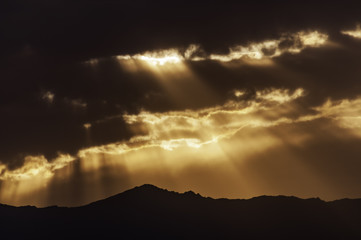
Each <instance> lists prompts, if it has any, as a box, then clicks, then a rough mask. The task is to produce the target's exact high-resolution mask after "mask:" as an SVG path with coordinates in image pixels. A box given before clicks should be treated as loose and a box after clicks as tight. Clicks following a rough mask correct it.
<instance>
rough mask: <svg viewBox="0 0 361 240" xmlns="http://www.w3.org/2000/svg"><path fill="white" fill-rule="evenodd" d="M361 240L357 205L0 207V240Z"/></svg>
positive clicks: (146, 196) (158, 199) (112, 200)
mask: <svg viewBox="0 0 361 240" xmlns="http://www.w3.org/2000/svg"><path fill="white" fill-rule="evenodd" d="M87 238H91V239H361V199H342V200H337V201H332V202H325V201H322V200H320V199H318V198H311V199H300V198H296V197H286V196H275V197H272V196H260V197H255V198H252V199H248V200H240V199H237V200H229V199H212V198H205V197H202V196H201V195H199V194H196V193H194V192H192V191H188V192H185V193H177V192H171V191H167V190H164V189H160V188H158V187H155V186H153V185H149V184H146V185H143V186H140V187H135V188H133V189H131V190H128V191H125V192H123V193H120V194H117V195H115V196H112V197H109V198H106V199H104V200H100V201H96V202H93V203H91V204H88V205H85V206H81V207H73V208H67V207H57V206H52V207H46V208H36V207H33V206H25V207H13V206H8V205H0V239H87Z"/></svg>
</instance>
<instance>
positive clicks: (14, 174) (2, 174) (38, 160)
mask: <svg viewBox="0 0 361 240" xmlns="http://www.w3.org/2000/svg"><path fill="white" fill-rule="evenodd" d="M74 160H75V158H74V157H72V156H70V155H68V154H59V156H58V157H57V158H56V159H54V160H53V161H51V162H49V161H48V160H47V159H46V158H45V157H44V156H26V157H25V159H24V163H23V165H22V166H21V167H19V168H16V169H12V170H11V169H9V168H8V167H7V166H6V165H4V164H0V180H3V181H24V180H29V179H32V178H38V177H40V178H41V179H48V178H51V177H52V176H53V175H54V171H55V170H57V169H60V168H63V167H65V166H67V165H68V164H69V163H70V162H72V161H74Z"/></svg>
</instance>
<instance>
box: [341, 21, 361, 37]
mask: <svg viewBox="0 0 361 240" xmlns="http://www.w3.org/2000/svg"><path fill="white" fill-rule="evenodd" d="M341 33H342V34H344V35H348V36H351V37H354V38H361V26H360V24H358V25H357V26H356V29H354V30H343V31H341Z"/></svg>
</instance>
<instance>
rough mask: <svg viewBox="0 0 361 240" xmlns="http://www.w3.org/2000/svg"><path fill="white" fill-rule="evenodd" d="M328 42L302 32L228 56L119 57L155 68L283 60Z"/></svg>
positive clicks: (196, 50) (169, 52) (193, 49)
mask: <svg viewBox="0 0 361 240" xmlns="http://www.w3.org/2000/svg"><path fill="white" fill-rule="evenodd" d="M327 40H328V35H327V34H325V33H321V32H319V31H308V32H305V31H300V32H297V33H293V34H289V33H287V34H282V36H281V37H280V38H279V39H274V40H266V41H263V42H258V43H250V44H248V45H246V46H242V45H236V46H234V47H231V48H229V53H228V54H214V53H206V52H205V51H204V50H203V49H202V48H201V46H200V45H199V44H191V45H189V46H188V47H187V48H186V49H180V48H171V49H160V50H154V51H146V52H144V53H138V54H134V55H118V56H116V59H118V60H119V61H120V62H121V63H124V64H127V62H132V63H134V61H140V62H144V63H146V64H148V65H151V66H164V65H165V64H179V63H181V62H184V61H205V60H214V61H220V62H230V61H235V60H247V59H248V60H249V59H250V60H264V59H270V58H274V57H278V56H281V55H282V54H284V53H293V54H296V53H300V52H301V51H302V50H303V49H305V48H308V47H321V46H322V45H325V44H326V43H327ZM99 61H101V59H90V60H88V61H85V63H86V64H89V65H93V66H95V65H97V64H99Z"/></svg>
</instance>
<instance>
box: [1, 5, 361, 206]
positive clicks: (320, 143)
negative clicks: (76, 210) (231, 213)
mask: <svg viewBox="0 0 361 240" xmlns="http://www.w3.org/2000/svg"><path fill="white" fill-rule="evenodd" d="M359 5H360V3H358V1H332V2H329V3H326V2H324V1H292V2H290V1H281V0H279V1H268V2H267V3H263V2H261V1H242V2H240V1H209V2H203V1H197V2H196V1H188V0H184V1H145V0H133V1H117V0H90V1H89V0H88V1H84V0H77V1H75V0H73V1H67V0H52V1H49V0H46V1H45V0H31V1H29V0H12V1H8V0H5V1H2V2H1V3H0V52H1V54H0V63H1V64H0V79H1V87H0V116H1V117H0V202H1V203H5V204H11V205H16V206H19V205H35V206H49V205H60V206H79V205H82V204H86V203H90V202H92V201H95V200H99V199H102V198H105V197H108V196H111V195H113V194H117V193H119V192H122V191H124V190H127V189H129V188H132V187H134V186H139V185H142V184H146V183H147V184H154V185H157V186H159V187H162V188H167V189H169V190H173V191H179V192H184V191H188V190H193V191H195V192H197V193H200V194H201V195H203V196H210V197H213V198H223V197H225V198H251V197H255V196H260V195H292V196H297V197H301V198H309V197H320V198H321V199H324V200H335V199H341V198H361V191H360V189H361V175H360V174H359V173H360V170H361V157H360V156H361V83H360V78H361V68H360V65H359V63H360V60H361V17H360V16H361V7H360V6H359Z"/></svg>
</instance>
